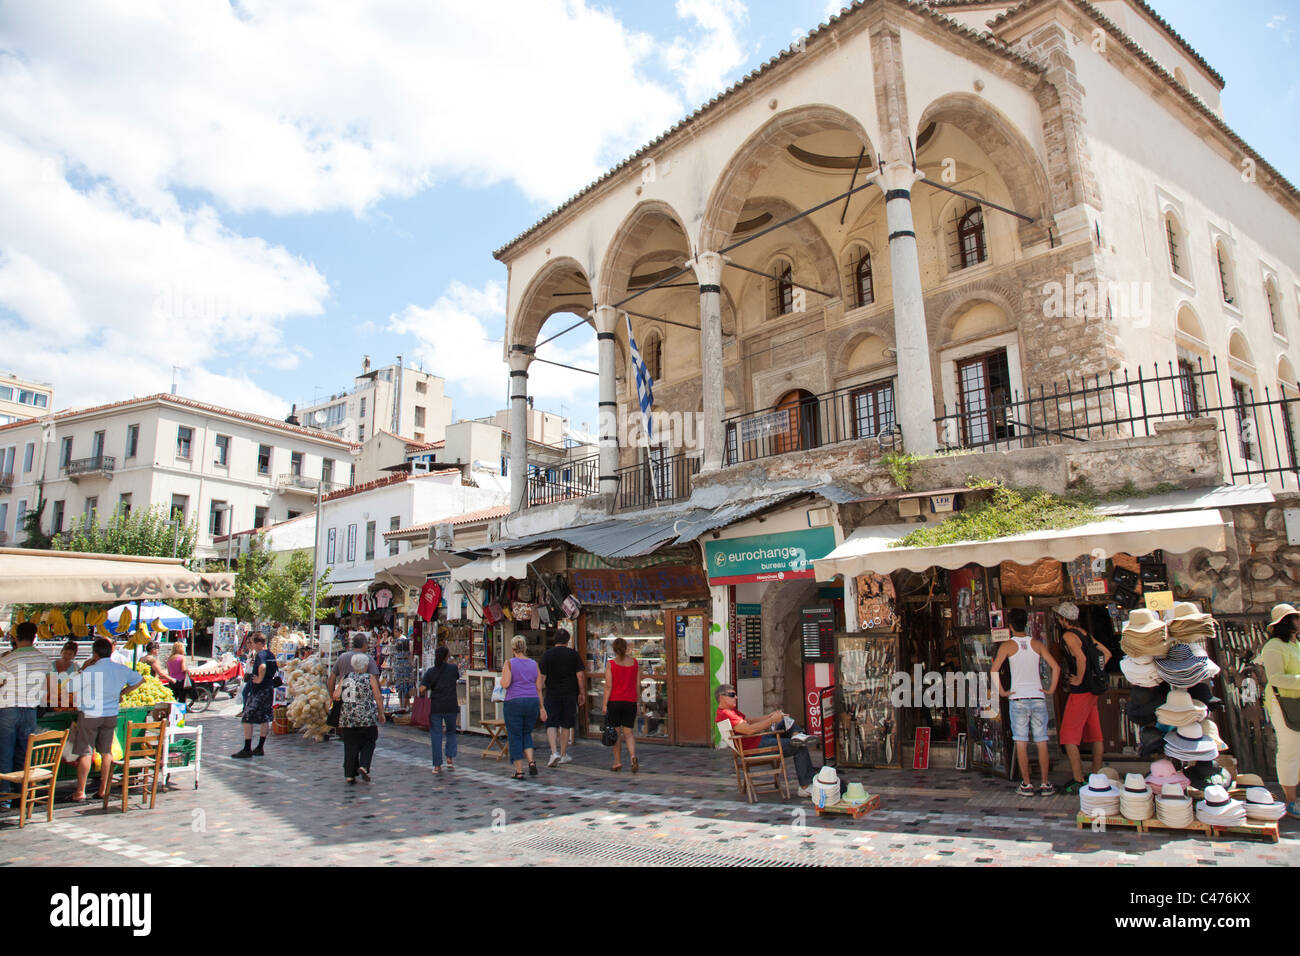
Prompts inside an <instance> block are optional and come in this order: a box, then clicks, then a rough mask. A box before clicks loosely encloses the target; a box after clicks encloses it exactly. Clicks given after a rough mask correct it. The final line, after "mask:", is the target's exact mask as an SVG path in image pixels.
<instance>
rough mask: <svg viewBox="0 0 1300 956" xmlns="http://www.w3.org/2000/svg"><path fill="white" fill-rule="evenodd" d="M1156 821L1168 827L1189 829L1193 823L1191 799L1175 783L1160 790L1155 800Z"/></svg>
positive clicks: (1168, 784)
mask: <svg viewBox="0 0 1300 956" xmlns="http://www.w3.org/2000/svg"><path fill="white" fill-rule="evenodd" d="M1155 804H1156V819H1157V820H1159V821H1160V822H1161V823H1163V824H1164V825H1165V826H1169V827H1189V826H1191V825H1192V823H1193V822H1194V821H1195V819H1196V818H1195V815H1194V813H1193V808H1192V798H1191V797H1189V796H1187V794H1186V792H1185V791H1184V790H1183V788H1182V787H1180V786H1179V785H1178V784H1176V783H1167V784H1165V785H1164V786H1162V787H1161V788H1160V796H1158V797H1157V798H1156V801H1155Z"/></svg>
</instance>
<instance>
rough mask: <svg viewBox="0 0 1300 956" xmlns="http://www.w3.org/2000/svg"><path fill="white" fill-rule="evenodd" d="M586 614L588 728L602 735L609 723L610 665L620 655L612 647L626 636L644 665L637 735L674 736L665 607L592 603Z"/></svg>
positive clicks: (656, 737) (630, 648)
mask: <svg viewBox="0 0 1300 956" xmlns="http://www.w3.org/2000/svg"><path fill="white" fill-rule="evenodd" d="M585 615H586V621H585V633H586V642H585V643H586V647H585V653H584V657H585V658H586V664H587V701H586V704H587V706H586V715H585V720H586V725H585V726H586V729H587V732H588V733H589V734H599V733H600V731H601V728H602V727H603V726H604V711H603V709H602V707H601V702H602V701H603V699H604V694H605V665H606V663H607V662H608V661H609V660H610V658H612V657H613V656H614V654H613V651H612V650H611V645H612V644H613V642H614V640H615V639H616V638H619V637H621V638H623V639H624V640H625V641H627V645H628V654H630V655H631V656H632V657H635V658H636V660H637V663H638V664H639V665H640V697H639V700H638V703H637V724H636V735H637V736H638V737H644V738H648V739H658V740H666V739H668V738H669V736H670V725H669V720H670V719H671V718H670V714H669V685H668V667H669V655H668V646H667V644H668V641H667V637H666V635H665V629H664V611H663V610H662V609H660V608H648V609H638V608H622V607H591V608H587V610H586V612H585Z"/></svg>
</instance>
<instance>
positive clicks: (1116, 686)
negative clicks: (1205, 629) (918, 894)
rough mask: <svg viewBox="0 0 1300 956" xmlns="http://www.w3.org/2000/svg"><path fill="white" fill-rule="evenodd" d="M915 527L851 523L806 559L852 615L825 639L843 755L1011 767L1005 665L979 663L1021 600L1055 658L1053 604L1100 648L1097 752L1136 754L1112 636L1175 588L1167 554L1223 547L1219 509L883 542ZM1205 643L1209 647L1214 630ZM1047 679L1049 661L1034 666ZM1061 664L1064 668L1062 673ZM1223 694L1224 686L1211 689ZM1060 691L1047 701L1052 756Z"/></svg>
mask: <svg viewBox="0 0 1300 956" xmlns="http://www.w3.org/2000/svg"><path fill="white" fill-rule="evenodd" d="M916 527H917V525H915V524H909V525H883V526H874V527H864V528H859V529H858V530H857V531H855V532H854V533H853V534H852V535H850V536H849V538H848V539H847V540H846V541H845V543H844V544H843V545H842V546H841V547H839V548H837V549H836V550H835V551H834V552H832V553H831V554H830V555H828V556H827V557H826V558H825V559H823V560H820V561H817V562H816V566H817V575H818V577H819V578H820V579H823V580H827V579H831V578H836V577H840V578H842V579H846V580H847V581H848V587H847V590H848V591H849V592H850V595H851V597H850V602H851V607H852V613H851V615H850V618H851V621H850V623H851V627H850V628H849V629H848V630H846V631H845V632H844V633H840V634H837V635H836V637H835V662H836V674H837V678H838V680H837V688H836V701H835V724H836V727H835V734H836V742H837V758H838V761H839V762H840V763H841V764H843V765H845V766H868V767H903V766H907V767H911V766H913V762H914V761H916V760H917V757H918V755H921V756H922V757H923V759H922V761H921V762H924V761H925V760H927V759H928V761H929V765H931V766H939V765H943V766H949V767H957V768H959V769H965V768H967V767H970V768H976V769H980V770H984V771H987V772H989V773H993V774H997V775H1001V776H1009V775H1010V774H1011V773H1012V769H1013V768H1012V763H1013V760H1014V747H1013V744H1012V742H1011V739H1010V727H1009V722H1008V709H1007V705H1006V702H1005V701H1004V700H1003V699H1001V698H1000V696H999V695H998V692H997V688H998V683H999V682H1000V684H1001V686H1004V687H1005V686H1009V680H1010V675H1009V668H1008V667H1007V666H1006V665H1004V667H1003V669H1002V670H1003V673H1002V674H1001V675H1000V677H999V681H998V682H995V681H994V680H993V678H992V675H990V668H991V665H992V661H993V657H994V655H995V654H996V653H997V649H998V644H999V643H1000V642H1001V641H1003V640H1008V639H1010V637H1011V632H1010V628H1009V626H1008V622H1007V612H1008V611H1009V610H1010V609H1012V608H1017V607H1020V608H1024V609H1025V610H1026V611H1027V612H1028V627H1027V634H1028V635H1029V636H1030V637H1035V638H1039V639H1040V640H1042V641H1043V642H1044V643H1045V644H1046V645H1047V647H1048V648H1049V650H1051V652H1052V653H1053V655H1054V656H1055V657H1056V659H1057V661H1058V662H1062V661H1063V660H1064V658H1065V656H1066V649H1065V645H1064V643H1063V641H1062V638H1061V631H1060V627H1059V621H1058V619H1057V616H1056V615H1055V614H1054V613H1053V611H1054V609H1055V608H1056V607H1058V606H1059V605H1061V604H1063V603H1065V602H1069V603H1070V604H1073V605H1075V606H1076V607H1077V608H1078V609H1079V619H1078V623H1079V625H1080V626H1082V627H1083V628H1084V629H1086V630H1087V631H1088V633H1089V634H1090V635H1091V636H1092V637H1093V638H1094V639H1095V640H1097V641H1098V642H1099V643H1101V644H1103V645H1105V646H1106V647H1107V648H1108V649H1109V650H1110V652H1111V661H1110V664H1109V666H1108V668H1107V674H1108V677H1109V681H1110V687H1109V689H1108V690H1107V692H1106V693H1105V694H1104V695H1102V697H1101V698H1100V699H1099V701H1098V711H1099V716H1100V719H1101V728H1102V736H1103V743H1104V747H1105V751H1106V753H1107V755H1108V759H1109V758H1134V757H1136V756H1137V752H1138V748H1139V746H1140V728H1139V726H1138V725H1136V724H1134V723H1133V722H1132V721H1131V720H1129V719H1128V716H1127V703H1128V698H1129V692H1130V687H1129V684H1128V682H1127V681H1126V680H1125V678H1124V676H1123V674H1122V673H1121V670H1120V667H1119V662H1120V659H1121V657H1122V651H1121V648H1120V636H1121V633H1122V631H1123V627H1124V623H1125V621H1126V620H1127V618H1128V616H1129V613H1130V612H1131V611H1132V610H1133V609H1134V608H1138V607H1142V608H1150V609H1152V610H1155V611H1156V612H1158V613H1166V612H1168V611H1169V610H1171V609H1172V607H1173V605H1174V603H1175V601H1179V600H1182V599H1183V598H1185V597H1188V595H1183V594H1180V593H1178V592H1177V589H1176V587H1175V585H1174V583H1173V582H1171V580H1170V578H1171V576H1170V574H1169V571H1168V567H1167V562H1168V560H1169V558H1170V556H1172V555H1177V554H1182V553H1185V552H1188V551H1191V550H1194V549H1197V548H1208V549H1210V550H1212V551H1224V550H1225V549H1226V547H1227V542H1228V540H1229V532H1230V529H1231V526H1230V525H1228V524H1226V522H1225V520H1224V518H1223V516H1222V515H1221V514H1220V513H1219V512H1218V511H1217V510H1206V511H1187V512H1172V513H1168V512H1166V513H1159V514H1153V515H1133V516H1126V517H1123V518H1118V519H1114V520H1111V521H1107V522H1104V523H1096V524H1090V525H1085V526H1082V527H1078V528H1074V529H1069V530H1064V531H1055V532H1037V533H1034V534H1028V535H1017V536H1014V537H1008V538H1002V539H995V540H992V541H984V542H969V543H960V544H954V545H946V546H939V547H897V546H891V545H894V544H895V543H896V542H898V541H899V540H900V539H901V538H903V537H904V536H905V535H906V534H907V533H909V532H910V531H912V530H914V529H915V528H916ZM1210 643H1211V650H1210V653H1211V654H1214V653H1216V652H1217V651H1218V643H1219V642H1215V641H1212V642H1210ZM1042 669H1043V677H1044V681H1045V682H1046V680H1047V678H1048V676H1049V673H1050V672H1049V670H1048V668H1047V667H1046V665H1044V666H1043V668H1042ZM1063 675H1064V671H1063ZM1221 696H1222V695H1221ZM1066 697H1067V692H1066V689H1065V687H1064V676H1063V677H1062V681H1061V686H1058V688H1057V693H1056V695H1055V699H1054V700H1049V702H1048V703H1049V707H1048V711H1049V716H1050V724H1049V736H1050V740H1051V742H1052V752H1053V754H1054V759H1057V758H1056V756H1055V755H1056V754H1057V750H1056V746H1055V742H1056V740H1057V727H1058V722H1059V718H1060V715H1061V714H1062V713H1063V710H1064V705H1065V701H1066Z"/></svg>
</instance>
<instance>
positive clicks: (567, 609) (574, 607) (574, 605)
mask: <svg viewBox="0 0 1300 956" xmlns="http://www.w3.org/2000/svg"><path fill="white" fill-rule="evenodd" d="M563 610H564V616H565V617H567V618H569V619H570V620H573V619H574V618H575V617H577V616H578V613H579V612H580V611H581V610H582V605H581V604H579V603H578V599H577V598H576V597H574V596H573V595H572V594H570V595H569V596H568V597H566V598H565V599H564V607H563Z"/></svg>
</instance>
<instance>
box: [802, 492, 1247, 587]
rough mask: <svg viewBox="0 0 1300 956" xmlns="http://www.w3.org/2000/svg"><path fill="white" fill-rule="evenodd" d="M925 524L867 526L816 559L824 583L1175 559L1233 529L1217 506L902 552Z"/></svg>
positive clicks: (1217, 542)
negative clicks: (1086, 561) (934, 571)
mask: <svg viewBox="0 0 1300 956" xmlns="http://www.w3.org/2000/svg"><path fill="white" fill-rule="evenodd" d="M922 527H925V526H924V525H919V524H892V525H879V526H876V527H868V528H859V529H858V530H857V531H855V532H853V534H851V535H849V537H848V539H847V540H845V542H844V543H843V544H842V545H840V546H839V547H838V548H836V549H835V550H834V551H832V552H831V553H830V554H828V555H826V557H824V558H819V559H816V560H814V561H813V567H814V568H815V570H816V572H817V580H819V581H829V580H831V579H832V578H834V577H836V576H837V575H841V574H843V575H848V576H850V577H853V576H856V575H859V574H867V573H874V574H889V573H890V572H892V571H900V570H907V571H924V570H926V569H927V568H931V567H938V568H960V567H964V566H965V565H967V564H978V565H982V566H983V567H995V566H996V565H998V564H1000V563H1001V562H1003V561H1014V562H1015V563H1016V564H1033V563H1034V562H1035V561H1039V560H1041V559H1043V558H1054V559H1056V560H1057V561H1073V560H1074V559H1075V558H1078V557H1080V556H1082V555H1085V554H1092V553H1093V552H1094V551H1096V550H1097V549H1101V551H1102V552H1104V553H1105V555H1106V556H1107V557H1109V556H1110V555H1112V554H1117V553H1124V554H1135V555H1136V554H1147V553H1149V552H1151V551H1154V550H1156V549H1157V548H1162V549H1164V550H1165V551H1169V552H1171V553H1174V554H1181V553H1183V552H1185V551H1191V550H1193V549H1194V548H1208V549H1209V550H1211V551H1224V550H1226V549H1227V546H1228V541H1229V540H1230V538H1229V529H1230V528H1231V524H1230V523H1229V522H1227V521H1225V520H1224V517H1223V515H1222V514H1220V512H1219V511H1218V510H1217V509H1205V510H1201V511H1162V512H1156V513H1153V514H1130V515H1121V516H1118V517H1115V518H1112V519H1110V520H1108V521H1094V522H1090V523H1089V524H1085V525H1079V526H1078V527H1077V528H1067V529H1065V530H1063V531H1060V530H1058V531H1032V532H1029V533H1027V534H1017V535H1011V536H1008V537H1005V538H994V539H993V540H991V541H962V542H958V543H956V544H945V545H938V546H935V547H929V548H894V547H890V545H891V544H893V543H894V542H895V541H898V540H900V539H902V538H903V537H905V536H906V535H907V534H909V533H910V532H913V531H915V530H916V529H917V528H922Z"/></svg>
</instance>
